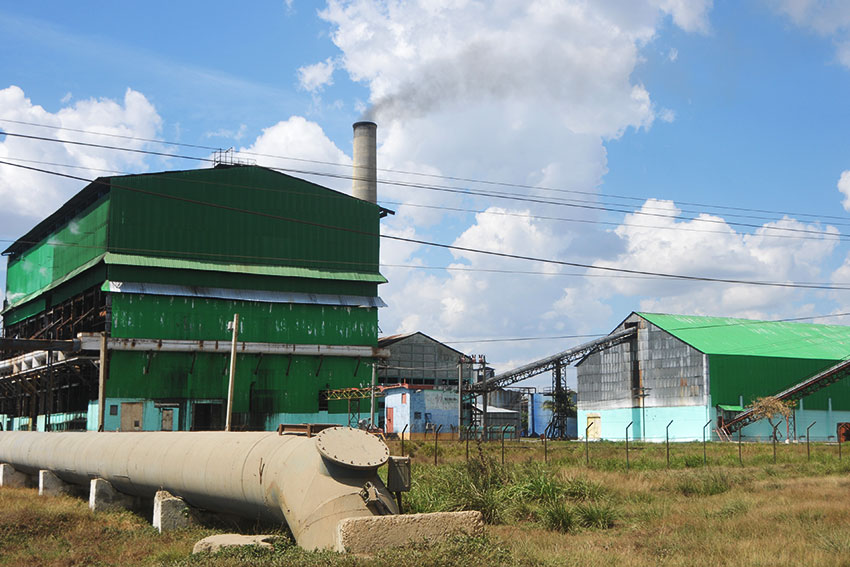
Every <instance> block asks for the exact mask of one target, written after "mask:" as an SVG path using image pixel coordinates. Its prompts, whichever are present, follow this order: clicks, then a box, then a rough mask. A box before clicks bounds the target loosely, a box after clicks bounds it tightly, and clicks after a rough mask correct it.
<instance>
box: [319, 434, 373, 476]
mask: <svg viewBox="0 0 850 567" xmlns="http://www.w3.org/2000/svg"><path fill="white" fill-rule="evenodd" d="M316 448H317V449H318V450H319V453H321V455H322V456H323V457H324V458H326V459H327V460H329V461H331V462H332V463H336V464H338V465H341V466H343V467H348V468H350V469H376V468H378V467H380V466H381V465H383V464H384V463H386V462H387V459H389V457H390V450H389V448H388V447H387V445H386V444H385V443H384V442H383V441H381V440H380V439H379V438H378V437H376V436H374V435H372V434H371V433H367V432H365V431H363V430H361V429H354V428H351V427H330V428H328V429H323V430H322V431H320V432H319V434H318V435H316Z"/></svg>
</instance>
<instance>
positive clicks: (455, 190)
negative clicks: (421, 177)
mask: <svg viewBox="0 0 850 567" xmlns="http://www.w3.org/2000/svg"><path fill="white" fill-rule="evenodd" d="M0 135H7V136H17V137H21V138H27V139H34V140H39V141H47V142H55V143H64V144H75V145H81V146H84V147H95V148H101V149H111V150H115V151H127V152H133V153H141V154H149V155H156V156H167V157H173V158H179V159H187V160H193V161H201V162H205V163H213V162H214V160H212V159H210V158H199V157H196V156H186V155H181V154H173V153H172V154H169V153H167V152H158V151H153V150H142V149H138V148H122V147H118V146H109V145H105V144H94V143H90V142H76V141H68V140H60V139H57V138H47V137H44V136H32V135H28V134H17V133H11V132H4V131H0ZM268 169H272V170H275V171H280V172H286V173H296V174H300V175H309V176H321V177H329V178H334V179H345V180H348V179H351V175H348V174H345V175H343V174H334V173H328V172H320V171H310V170H300V169H294V168H281V167H269V168H268ZM379 183H381V184H384V185H387V184H388V185H394V186H398V187H405V188H413V189H423V190H429V191H439V192H446V193H452V194H458V195H467V196H474V197H489V198H493V199H504V200H509V201H518V202H523V203H533V204H542V205H554V206H562V207H571V208H578V209H584V210H594V211H603V212H615V213H623V214H630V215H636V216H648V217H655V218H665V219H680V220H687V221H692V222H699V223H707V224H717V225H722V226H739V227H745V228H752V229H758V230H762V231H779V232H784V233H793V234H812V235H817V236H818V237H825V238H830V237H833V238H836V239H839V238H841V237H840V236H839V235H833V234H827V233H824V232H823V231H820V230H812V229H807V228H793V227H780V226H764V225H761V224H753V223H742V222H737V221H727V220H724V219H716V218H702V217H685V218H681V216H680V215H679V214H661V213H651V212H646V211H644V210H637V211H635V210H631V209H620V208H614V207H610V206H604V205H595V204H581V203H577V202H570V201H565V200H552V199H548V200H547V199H544V198H537V197H529V196H521V195H516V194H506V193H498V192H486V191H475V190H471V189H464V188H457V187H447V186H438V185H427V184H421V183H410V182H404V181H398V180H394V181H390V180H382V181H379ZM759 236H762V235H759Z"/></svg>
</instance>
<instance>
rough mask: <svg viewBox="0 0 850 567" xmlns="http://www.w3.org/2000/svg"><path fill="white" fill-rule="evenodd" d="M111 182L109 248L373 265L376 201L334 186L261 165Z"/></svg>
mask: <svg viewBox="0 0 850 567" xmlns="http://www.w3.org/2000/svg"><path fill="white" fill-rule="evenodd" d="M112 183H113V185H112V194H113V197H112V199H113V209H112V215H111V222H110V224H111V226H112V230H111V231H110V237H109V245H110V249H111V250H115V251H123V252H130V253H132V252H133V251H137V252H141V251H143V253H144V254H145V255H148V256H171V257H177V258H180V257H188V258H201V259H206V260H210V261H219V262H233V263H256V264H275V265H286V266H300V267H305V268H313V269H319V270H335V271H353V272H371V273H378V239H377V238H376V236H375V235H377V233H378V220H379V219H378V210H377V205H374V204H371V203H367V202H364V201H360V200H357V199H353V198H351V197H348V196H346V195H343V194H341V193H338V192H336V191H331V190H329V189H325V188H323V187H320V186H318V185H314V184H311V183H308V182H306V181H303V180H300V179H296V178H293V177H289V176H286V175H282V174H278V173H275V172H273V171H270V170H267V169H264V168H260V167H234V168H229V169H209V170H196V171H186V172H170V173H163V174H153V175H141V176H128V177H113V178H112ZM121 186H129V187H132V188H134V189H139V190H142V191H146V192H150V193H161V194H167V195H170V196H174V197H178V198H180V199H188V200H191V201H194V202H186V201H181V200H175V199H170V198H164V197H157V196H154V195H151V194H148V193H140V192H134V191H132V190H128V189H124V188H121ZM201 203H214V204H216V205H219V206H221V207H229V208H230V209H226V208H220V207H211V206H205V205H203V204H201ZM233 209H240V210H248V211H253V212H256V213H260V214H249V213H244V212H238V211H236V210H233ZM265 214H268V215H277V216H281V217H287V218H291V219H299V220H300V221H301V222H294V221H289V220H280V219H275V218H269V217H265V216H262V215H265ZM328 226H332V227H342V228H345V229H351V230H347V231H344V230H334V229H331V228H327V227H328Z"/></svg>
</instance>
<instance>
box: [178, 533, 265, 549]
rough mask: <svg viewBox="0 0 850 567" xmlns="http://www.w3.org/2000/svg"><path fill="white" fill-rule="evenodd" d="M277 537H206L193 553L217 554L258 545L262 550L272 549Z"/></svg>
mask: <svg viewBox="0 0 850 567" xmlns="http://www.w3.org/2000/svg"><path fill="white" fill-rule="evenodd" d="M275 537H276V536H268V535H239V534H218V535H211V536H209V537H205V538H204V539H202V540H200V541H199V542H198V543H196V544H195V547H193V548H192V553H207V552H208V553H215V552H216V551H219V550H221V549H224V548H226V547H243V546H247V545H256V546H257V547H260V548H262V549H272V544H271V542H272V541H273V540H274V539H275Z"/></svg>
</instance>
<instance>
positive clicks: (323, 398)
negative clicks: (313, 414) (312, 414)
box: [319, 391, 328, 411]
mask: <svg viewBox="0 0 850 567" xmlns="http://www.w3.org/2000/svg"><path fill="white" fill-rule="evenodd" d="M319 411H328V393H327V392H325V391H320V392H319Z"/></svg>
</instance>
